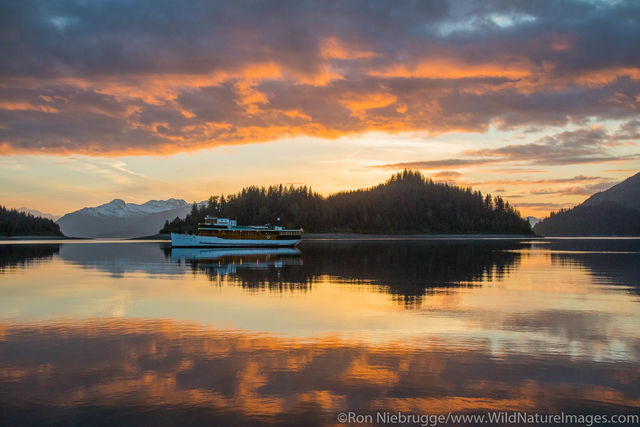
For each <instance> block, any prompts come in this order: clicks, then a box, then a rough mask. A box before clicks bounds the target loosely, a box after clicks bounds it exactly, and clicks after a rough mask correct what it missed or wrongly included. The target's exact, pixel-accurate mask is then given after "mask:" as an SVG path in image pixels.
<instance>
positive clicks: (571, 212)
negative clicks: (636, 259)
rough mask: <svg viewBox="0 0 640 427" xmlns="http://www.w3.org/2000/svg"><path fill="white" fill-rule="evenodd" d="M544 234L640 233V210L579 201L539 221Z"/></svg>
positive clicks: (634, 234)
mask: <svg viewBox="0 0 640 427" xmlns="http://www.w3.org/2000/svg"><path fill="white" fill-rule="evenodd" d="M534 231H535V232H536V234H539V235H541V236H640V211H639V210H637V209H633V208H630V207H627V206H623V205H621V204H619V203H614V202H607V203H598V204H597V205H578V206H575V207H573V208H571V209H560V210H559V211H557V212H552V213H551V214H550V215H549V217H548V218H545V219H544V220H543V221H541V222H539V223H538V224H536V226H535V227H534Z"/></svg>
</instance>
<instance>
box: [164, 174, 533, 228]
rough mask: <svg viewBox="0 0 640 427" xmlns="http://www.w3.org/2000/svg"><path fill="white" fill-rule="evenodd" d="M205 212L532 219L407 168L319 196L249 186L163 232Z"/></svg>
mask: <svg viewBox="0 0 640 427" xmlns="http://www.w3.org/2000/svg"><path fill="white" fill-rule="evenodd" d="M206 215H210V216H215V217H224V218H236V219H237V220H238V224H243V225H259V224H275V223H276V221H277V218H280V222H279V224H280V225H283V226H285V227H287V228H298V227H304V229H305V231H306V232H357V233H508V234H530V233H532V231H531V227H530V226H529V223H528V222H527V221H526V220H524V219H523V218H522V217H521V216H520V213H519V212H518V211H517V210H516V209H515V208H514V207H513V206H511V205H510V204H509V202H506V201H504V200H503V199H502V198H501V197H499V196H497V197H492V196H491V195H490V194H487V195H486V196H483V194H482V193H481V192H479V191H473V190H472V189H471V188H470V187H467V188H462V187H458V186H455V185H450V184H445V183H437V182H434V181H433V180H432V179H430V178H426V177H424V176H423V175H422V174H421V173H420V172H417V171H411V170H405V171H403V172H400V173H397V174H395V175H393V176H392V177H391V178H389V180H387V181H386V182H384V183H382V184H379V185H377V186H374V187H371V188H367V189H360V190H354V191H342V192H339V193H336V194H332V195H330V196H328V197H323V196H321V195H320V194H318V193H316V192H314V191H312V190H311V189H310V188H308V187H306V186H299V187H294V186H289V187H287V186H283V185H276V186H270V187H268V188H265V187H257V186H251V187H246V188H243V189H242V190H241V191H240V192H238V193H236V194H232V195H228V196H224V195H220V196H211V197H210V198H209V201H208V203H207V204H206V205H205V206H198V205H196V204H193V206H192V208H191V212H190V213H189V214H188V215H187V216H186V217H185V218H184V219H180V218H175V219H174V220H173V221H167V222H166V223H165V225H164V227H163V228H162V230H161V231H160V232H161V233H169V232H174V233H188V232H195V231H196V230H197V227H198V223H199V222H201V221H203V219H204V217H205V216H206Z"/></svg>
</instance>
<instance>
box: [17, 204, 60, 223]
mask: <svg viewBox="0 0 640 427" xmlns="http://www.w3.org/2000/svg"><path fill="white" fill-rule="evenodd" d="M18 212H24V213H26V214H31V215H33V216H39V217H42V218H48V219H50V220H53V221H55V220H57V219H58V218H60V216H59V215H52V214H50V213H44V212H40V211H39V210H37V209H29V208H27V207H26V206H23V207H21V208H20V209H18Z"/></svg>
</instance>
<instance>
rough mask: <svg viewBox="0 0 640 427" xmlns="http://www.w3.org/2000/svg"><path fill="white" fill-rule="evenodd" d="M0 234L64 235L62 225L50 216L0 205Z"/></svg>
mask: <svg viewBox="0 0 640 427" xmlns="http://www.w3.org/2000/svg"><path fill="white" fill-rule="evenodd" d="M0 234H1V235H4V236H25V235H32V236H62V235H63V234H62V232H61V231H60V226H59V225H58V224H56V223H55V222H53V221H52V220H50V219H48V218H42V217H39V216H33V215H32V214H27V213H24V212H18V211H17V210H15V209H7V208H6V207H4V206H2V205H0Z"/></svg>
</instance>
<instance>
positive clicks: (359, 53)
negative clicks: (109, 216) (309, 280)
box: [0, 0, 640, 166]
mask: <svg viewBox="0 0 640 427" xmlns="http://www.w3.org/2000/svg"><path fill="white" fill-rule="evenodd" d="M0 49H2V52H3V54H2V55H0V152H3V153H13V152H67V151H72V152H74V151H75V152H83V153H89V154H96V153H99V154H108V153H123V152H129V153H137V152H158V151H162V152H172V151H180V150H190V149H196V148H200V147H205V146H211V145H218V144H229V143H246V142H255V141H269V140H273V139H276V138H280V137H283V136H300V135H308V136H319V137H329V138H333V137H337V136H341V135H345V134H357V133H362V132H366V131H371V130H374V131H383V132H399V131H425V132H429V133H439V132H448V131H454V130H455V131H475V132H478V131H480V132H481V131H484V130H486V129H488V128H489V126H491V125H494V126H497V127H499V128H512V127H523V128H524V129H531V128H541V127H542V128H543V127H544V126H548V125H564V124H567V123H569V122H572V123H581V122H585V121H587V120H605V119H623V120H627V119H632V118H635V117H637V111H638V107H640V105H638V104H639V103H640V57H639V56H638V55H637V52H638V51H640V4H638V3H637V2H615V3H611V4H609V3H602V4H601V3H589V2H581V1H558V2H503V1H499V0H494V1H486V2H481V3H477V4H476V3H469V2H463V1H457V0H450V1H421V2H404V3H390V2H386V1H370V0H367V1H365V0H360V1H352V2H329V3H327V2H312V1H280V0H278V1H276V0H272V1H240V2H237V1H233V2H232V1H220V2H209V1H190V2H188V3H186V4H185V3H178V2H169V1H164V0H161V1H151V0H147V1H109V2H106V1H96V2H84V1H79V0H78V1H68V2H53V1H49V2H41V1H35V0H33V1H30V0H24V1H5V2H2V3H0ZM629 123H630V124H629V126H630V128H629V129H622V130H621V131H620V134H619V135H618V136H619V138H623V137H626V138H630V137H633V138H636V137H637V124H636V127H633V125H632V124H631V122H629ZM625 132H626V133H625ZM585 137H588V136H585ZM536 144H537V145H541V146H549V145H551V144H550V143H548V142H545V141H540V142H537V143H535V144H532V146H530V147H522V146H517V147H516V146H513V147H504V151H503V152H502V153H485V154H488V156H487V157H494V156H495V157H498V156H503V157H507V158H511V157H514V158H515V157H522V156H523V155H524V156H526V152H525V151H527V150H528V152H529V153H530V157H531V158H540V155H538V154H536V153H535V152H536V150H538V148H537V147H536V146H533V145H536ZM557 144H558V145H560V146H562V150H564V151H563V152H562V153H560V154H561V156H560V157H557V156H555V155H549V156H548V158H547V159H551V160H553V159H558V158H560V160H558V161H559V162H561V163H562V162H564V161H567V160H568V159H569V158H575V157H576V156H577V157H579V158H582V159H583V160H588V161H598V159H599V158H607V157H608V154H607V153H608V150H607V149H604V148H602V149H601V150H600V151H598V150H596V149H591V151H589V149H585V148H584V147H582V150H583V151H580V150H581V149H580V148H579V147H575V146H573V145H572V144H571V143H566V142H563V141H561V140H560V141H558V143H557ZM510 150H520V151H519V152H511V151H510ZM523 150H524V151H523ZM572 150H573V153H572ZM556 154H557V153H556ZM483 156H484V154H483ZM484 162H486V163H488V162H490V160H484ZM453 166H455V165H453Z"/></svg>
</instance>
